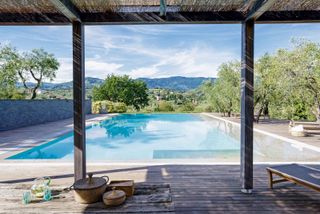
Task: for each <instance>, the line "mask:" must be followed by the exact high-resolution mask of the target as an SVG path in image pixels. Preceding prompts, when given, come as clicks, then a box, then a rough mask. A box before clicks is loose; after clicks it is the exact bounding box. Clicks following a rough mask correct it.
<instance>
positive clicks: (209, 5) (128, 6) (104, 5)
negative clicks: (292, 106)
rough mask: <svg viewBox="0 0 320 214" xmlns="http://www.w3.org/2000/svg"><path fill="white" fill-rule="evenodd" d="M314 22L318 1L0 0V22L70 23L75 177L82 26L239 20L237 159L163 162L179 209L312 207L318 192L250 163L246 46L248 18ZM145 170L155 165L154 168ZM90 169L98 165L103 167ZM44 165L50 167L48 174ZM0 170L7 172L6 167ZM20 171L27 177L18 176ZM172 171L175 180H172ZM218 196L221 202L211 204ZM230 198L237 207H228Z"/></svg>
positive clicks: (250, 40) (80, 134) (249, 51)
mask: <svg viewBox="0 0 320 214" xmlns="http://www.w3.org/2000/svg"><path fill="white" fill-rule="evenodd" d="M319 21H320V1H318V0H301V1H299V0H246V1H245V0H225V1H222V0H213V1H209V0H198V1H194V0H184V1H181V0H167V1H165V0H150V1H142V0H121V1H111V0H110V1H102V0H97V1H90V0H39V1H35V0H4V1H2V4H1V5H0V25H72V29H73V80H74V81H73V89H74V92H73V96H74V150H75V152H74V153H75V156H74V176H75V180H78V179H80V178H83V177H85V175H86V171H87V170H86V150H85V114H84V97H85V96H84V95H85V90H84V89H85V86H84V77H85V71H84V67H85V66H84V62H85V59H84V47H85V44H84V35H85V33H84V30H85V29H84V26H85V25H95V24H99V25H100V24H101V25H112V24H217V23H223V24H227V23H238V24H241V25H242V72H241V81H242V83H241V165H240V168H239V166H223V167H222V166H221V167H220V166H206V167H208V168H206V167H198V166H196V167H191V168H189V167H184V166H170V167H169V168H168V172H169V174H168V176H170V175H171V177H169V180H167V181H170V182H171V183H172V188H173V191H174V188H175V186H174V185H177V190H178V192H179V191H180V193H181V194H183V195H189V198H188V200H190V201H187V202H183V197H182V198H181V199H180V201H179V197H176V198H175V197H174V200H176V201H177V202H176V205H177V204H179V203H180V204H181V206H180V207H181V209H179V206H176V208H177V210H178V211H179V210H180V211H183V210H184V209H188V207H192V208H193V209H194V211H197V210H196V209H197V208H196V207H198V206H200V205H199V201H201V202H203V203H202V205H201V206H204V207H203V210H205V208H211V207H215V208H214V209H213V210H223V209H229V210H232V209H236V207H238V208H239V211H243V212H247V211H255V210H260V211H270V209H272V208H275V210H278V211H280V210H282V211H285V210H288V211H290V210H292V208H296V209H297V210H299V209H301V210H304V211H316V209H317V206H316V204H317V203H318V202H319V201H317V199H316V198H319V195H317V194H316V193H314V192H310V191H309V190H306V189H301V188H298V187H293V188H294V189H293V190H292V189H291V187H288V188H289V189H290V190H288V189H281V190H276V191H270V190H267V189H266V181H267V178H266V173H265V171H264V170H263V168H264V167H263V166H256V167H254V166H253V118H254V117H253V75H254V66H253V62H254V54H253V53H254V25H255V24H260V23H304V22H319ZM106 36H107V35H106ZM57 39H59V38H57ZM149 169H156V170H158V168H157V167H151V168H148V170H149ZM17 170H18V169H17ZM30 170H31V168H30ZM48 170H49V169H48ZM69 170H70V169H69ZM92 170H95V169H93V168H92ZM98 170H106V167H104V168H103V169H101V168H100V169H98ZM199 170H200V171H199ZM151 171H152V170H151ZM41 172H44V171H41ZM50 172H52V171H51V168H50V170H49V171H48V175H50V174H51V173H50ZM253 172H255V173H254V174H253ZM52 173H53V172H52ZM190 173H191V174H190ZM7 174H8V175H12V176H13V175H14V173H13V172H12V174H11V173H9V172H8V173H7ZM53 175H54V174H53ZM151 175H154V174H150V175H149V177H148V175H147V178H148V179H149V180H148V181H154V182H156V181H163V180H158V179H160V178H159V177H158V176H151ZM196 175H197V176H196ZM239 175H240V180H239ZM35 176H36V175H35ZM71 176H72V175H71ZM21 177H23V178H27V177H29V176H27V175H21ZM177 177H179V178H182V179H179V180H178V181H177ZM69 178H70V177H69ZM197 178H199V179H197ZM1 179H2V178H1ZM170 179H171V180H170ZM7 180H8V179H7ZM9 180H10V179H9ZM69 180H70V179H69ZM138 180H139V179H138ZM253 184H255V186H256V188H257V189H256V193H253V195H252V196H243V195H241V196H240V193H239V188H241V190H242V191H243V192H245V193H251V191H252V189H253ZM190 186H191V187H190ZM208 187H209V188H208ZM186 188H191V189H192V190H194V192H192V191H191V192H188V191H186ZM295 188H297V190H296V189H295ZM221 189H222V191H221ZM199 190H203V192H201V191H199ZM284 193H285V194H284ZM217 194H218V195H217ZM178 195H179V194H178ZM195 198H199V199H197V200H199V201H197V200H196V201H194V199H195ZM201 199H203V200H201ZM1 201H2V202H1V203H4V204H2V205H5V204H6V203H9V202H6V201H3V200H1ZM218 202H219V203H218ZM244 202H245V203H244ZM220 203H222V205H219V204H220ZM183 204H184V205H186V206H184V205H183ZM234 205H237V206H235V207H233V206H234ZM306 205H307V206H306ZM201 206H200V207H201ZM183 207H184V208H183ZM240 208H241V209H240ZM82 211H83V210H82ZM233 211H235V210H233Z"/></svg>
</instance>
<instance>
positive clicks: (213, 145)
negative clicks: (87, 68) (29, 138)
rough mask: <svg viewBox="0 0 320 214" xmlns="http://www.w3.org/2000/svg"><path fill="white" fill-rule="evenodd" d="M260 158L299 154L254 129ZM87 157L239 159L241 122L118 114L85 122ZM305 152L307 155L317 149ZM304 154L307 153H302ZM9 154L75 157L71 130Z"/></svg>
mask: <svg viewBox="0 0 320 214" xmlns="http://www.w3.org/2000/svg"><path fill="white" fill-rule="evenodd" d="M254 138H255V140H254V141H255V142H254V147H255V152H254V158H255V160H258V161H271V160H270V158H271V159H272V160H274V161H288V160H297V159H299V158H300V156H301V155H302V156H303V154H302V153H301V148H295V147H293V146H292V145H290V144H289V143H287V142H283V141H280V140H277V139H274V138H270V137H268V136H264V135H261V134H255V137H254ZM86 139H87V144H86V145H87V148H86V149H87V159H88V160H114V161H122V160H123V161H124V160H125V161H128V160H164V159H211V160H213V161H239V153H240V142H239V126H236V125H233V124H230V123H226V122H224V121H221V120H216V119H212V118H209V117H206V116H201V115H200V114H197V115H196V114H122V115H119V116H115V117H113V118H111V119H108V120H105V121H102V122H100V123H97V124H95V125H92V126H89V127H87V132H86ZM302 152H307V155H308V156H309V158H313V156H316V158H318V157H319V153H314V154H313V153H312V151H309V150H305V149H304V150H303V151H302ZM304 157H305V156H304ZM8 159H64V160H72V159H73V134H72V133H69V134H66V135H64V136H62V137H59V138H57V139H55V140H53V141H50V142H48V143H45V144H43V145H41V146H37V147H34V148H32V149H30V150H27V151H25V152H22V153H19V154H17V155H15V156H11V157H9V158H8Z"/></svg>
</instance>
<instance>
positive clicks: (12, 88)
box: [0, 46, 59, 99]
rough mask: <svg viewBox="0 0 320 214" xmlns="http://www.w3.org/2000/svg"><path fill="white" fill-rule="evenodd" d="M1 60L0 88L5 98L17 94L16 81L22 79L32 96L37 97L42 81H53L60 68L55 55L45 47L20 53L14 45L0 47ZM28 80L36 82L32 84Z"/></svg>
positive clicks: (32, 97)
mask: <svg viewBox="0 0 320 214" xmlns="http://www.w3.org/2000/svg"><path fill="white" fill-rule="evenodd" d="M0 62H1V65H0V88H1V91H2V92H1V94H2V96H3V97H5V98H12V96H13V97H14V96H15V95H14V93H16V91H17V89H16V83H17V81H21V82H22V83H23V86H24V88H25V89H26V92H27V93H29V94H30V98H31V99H35V98H36V96H37V90H38V89H39V87H40V86H41V84H42V82H43V81H44V80H50V81H52V80H53V79H54V78H55V75H56V71H57V70H58V68H59V62H58V61H57V59H56V58H55V57H54V55H53V54H49V53H48V52H46V51H44V50H43V49H33V50H32V51H31V52H23V53H20V52H19V51H17V49H16V48H14V47H11V46H3V47H1V49H0ZM28 81H32V82H35V84H34V85H33V86H30V85H28V84H27V82H28Z"/></svg>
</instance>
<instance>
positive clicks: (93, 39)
mask: <svg viewBox="0 0 320 214" xmlns="http://www.w3.org/2000/svg"><path fill="white" fill-rule="evenodd" d="M148 27H149V26H148ZM123 28H125V29H126V30H128V29H129V30H130V29H132V31H134V32H135V33H127V34H123V33H120V32H121V31H120V32H119V31H115V30H112V29H111V28H107V27H105V28H102V27H96V26H95V27H86V38H87V39H86V51H88V52H89V53H90V54H89V56H91V58H87V59H86V63H85V66H86V76H88V77H89V76H90V77H97V78H102V79H103V78H105V77H106V76H107V75H108V74H111V73H114V74H121V75H123V74H128V75H130V76H131V77H133V78H138V77H150V78H155V77H168V76H188V77H199V76H203V77H214V76H217V73H216V72H217V69H218V67H219V66H220V64H221V63H222V62H225V61H229V60H234V59H236V58H238V57H239V56H238V55H237V53H236V52H234V50H229V51H228V50H226V49H224V50H217V49H215V48H214V47H212V46H208V44H207V43H206V42H199V41H198V42H196V41H195V42H193V43H187V44H184V43H181V44H175V45H172V46H163V44H162V45H161V44H153V43H150V40H149V39H150V37H149V36H148V35H145V34H149V35H150V34H151V36H154V35H156V34H157V28H155V27H152V28H146V29H149V31H148V32H141V31H143V28H137V27H131V26H124V27H123ZM118 30H119V29H118ZM170 30H173V29H168V31H170ZM153 34H154V35H153ZM153 41H154V40H153ZM162 41H163V38H162ZM59 61H60V63H61V67H60V69H59V72H58V76H57V79H56V81H57V82H63V81H70V80H71V79H72V60H71V59H68V58H61V59H59Z"/></svg>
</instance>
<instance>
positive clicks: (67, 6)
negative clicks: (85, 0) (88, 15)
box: [49, 0, 81, 22]
mask: <svg viewBox="0 0 320 214" xmlns="http://www.w3.org/2000/svg"><path fill="white" fill-rule="evenodd" d="M49 1H50V2H51V3H52V4H53V5H54V6H55V7H56V8H57V10H58V11H60V12H61V13H62V14H63V15H64V16H66V17H67V18H68V19H69V20H70V21H71V22H73V21H81V18H80V14H81V13H80V11H79V10H78V8H77V7H76V6H75V5H74V4H73V3H72V2H71V0H49Z"/></svg>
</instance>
